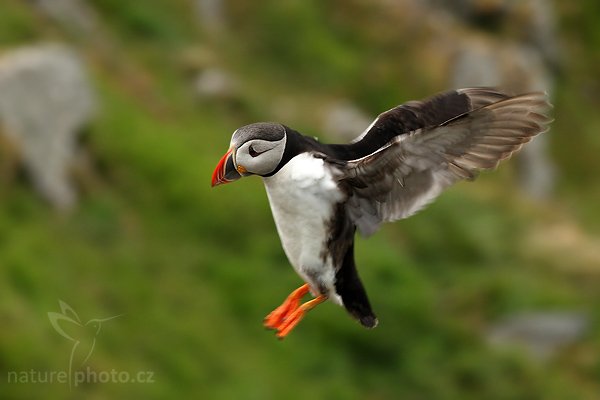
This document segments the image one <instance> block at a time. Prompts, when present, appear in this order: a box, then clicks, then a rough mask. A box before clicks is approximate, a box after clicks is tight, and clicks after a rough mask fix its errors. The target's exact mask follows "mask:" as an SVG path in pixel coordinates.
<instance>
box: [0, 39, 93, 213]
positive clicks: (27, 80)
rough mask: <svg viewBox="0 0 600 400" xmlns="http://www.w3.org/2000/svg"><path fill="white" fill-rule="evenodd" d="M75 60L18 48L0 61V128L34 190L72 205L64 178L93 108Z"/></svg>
mask: <svg viewBox="0 0 600 400" xmlns="http://www.w3.org/2000/svg"><path fill="white" fill-rule="evenodd" d="M95 104H96V101H95V98H94V94H93V91H92V88H91V86H90V82H89V80H88V78H87V76H86V74H85V71H84V67H83V65H82V63H81V61H80V60H79V58H78V57H77V55H76V54H75V53H74V52H73V51H71V50H70V49H68V48H66V47H64V46H61V45H56V44H53V45H39V46H31V47H23V48H20V49H17V50H13V51H11V52H8V53H5V55H4V56H3V57H2V58H0V124H1V125H2V133H3V134H4V135H6V136H7V137H8V140H10V141H11V142H12V143H13V144H14V146H15V147H16V148H17V149H18V152H19V157H20V159H21V161H22V163H23V164H24V167H25V169H26V170H27V172H28V174H29V176H30V177H31V180H32V182H33V184H34V186H35V188H36V189H37V190H38V191H39V193H40V194H41V195H42V196H43V197H44V198H46V199H47V200H48V201H49V202H50V203H51V204H53V205H54V206H55V207H57V208H60V209H66V208H69V207H71V206H73V205H74V204H75V201H76V191H75V189H74V187H73V185H72V183H71V182H70V179H69V169H70V167H71V166H72V163H73V160H74V158H75V151H76V142H77V135H78V133H79V132H80V130H81V128H82V127H83V126H84V125H86V124H87V123H88V122H89V121H90V118H91V117H92V114H93V112H94V109H95Z"/></svg>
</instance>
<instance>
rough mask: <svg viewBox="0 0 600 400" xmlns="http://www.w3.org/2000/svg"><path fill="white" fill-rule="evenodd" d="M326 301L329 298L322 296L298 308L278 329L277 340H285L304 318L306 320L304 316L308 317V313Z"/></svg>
mask: <svg viewBox="0 0 600 400" xmlns="http://www.w3.org/2000/svg"><path fill="white" fill-rule="evenodd" d="M325 300H327V296H323V295H321V296H318V297H316V298H314V299H312V300H310V301H307V302H306V303H304V304H302V305H301V306H300V307H298V308H297V309H296V310H294V311H293V312H292V313H291V314H289V315H288V316H287V317H286V318H285V320H284V321H283V322H282V323H281V324H280V325H279V327H278V328H277V338H278V339H283V338H285V337H286V336H287V335H288V333H290V332H291V331H292V329H294V327H295V326H296V325H298V323H299V322H300V321H302V318H304V315H306V313H307V312H308V311H310V310H312V309H313V308H315V307H316V306H317V305H318V304H321V303H322V302H324V301H325Z"/></svg>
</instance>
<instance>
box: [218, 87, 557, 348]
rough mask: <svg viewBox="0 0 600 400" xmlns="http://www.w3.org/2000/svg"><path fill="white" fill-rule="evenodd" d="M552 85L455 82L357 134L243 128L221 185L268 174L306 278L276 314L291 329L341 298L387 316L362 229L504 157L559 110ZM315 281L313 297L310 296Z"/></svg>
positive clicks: (359, 309)
mask: <svg viewBox="0 0 600 400" xmlns="http://www.w3.org/2000/svg"><path fill="white" fill-rule="evenodd" d="M550 109H551V105H550V104H549V102H548V99H547V95H546V94H545V93H541V92H535V93H527V94H522V95H518V96H511V95H507V94H505V93H502V92H501V91H498V90H496V89H493V88H466V89H457V90H452V91H447V92H443V93H440V94H437V95H435V96H433V97H430V98H428V99H425V100H422V101H410V102H407V103H405V104H403V105H399V106H397V107H394V108H392V109H391V110H389V111H386V112H384V113H382V114H380V115H379V116H378V117H377V118H376V119H375V121H373V123H372V124H371V125H370V126H369V127H368V128H367V129H366V130H365V131H364V132H363V133H362V134H361V135H360V136H358V137H357V138H356V139H355V140H353V141H352V142H351V143H349V144H324V143H321V142H319V141H317V140H316V139H314V138H312V137H307V136H304V135H302V134H300V133H298V132H296V131H295V130H293V129H291V128H289V127H287V126H285V125H282V124H279V123H273V122H260V123H254V124H250V125H246V126H243V127H241V128H239V129H237V130H236V131H235V132H234V133H233V136H232V138H231V142H230V145H229V150H227V152H226V153H225V155H224V156H223V157H222V158H221V160H220V161H219V163H218V164H217V166H216V169H215V170H214V172H213V175H212V186H213V187H214V186H217V185H221V184H224V183H229V182H233V181H235V180H237V179H239V178H241V177H244V176H249V175H258V176H261V177H262V179H263V182H264V184H265V187H266V190H267V196H268V199H269V203H270V206H271V210H272V213H273V218H274V220H275V225H276V227H277V232H278V233H279V237H280V239H281V243H282V245H283V249H284V251H285V254H286V255H287V257H288V260H289V261H290V263H291V264H292V266H293V267H294V269H295V270H296V272H297V273H298V275H299V276H300V277H301V278H302V280H303V281H304V282H305V284H304V285H302V286H301V287H299V288H298V289H296V290H295V291H293V292H292V293H291V294H290V295H289V296H288V297H287V299H286V300H285V301H284V302H283V304H282V305H281V306H279V307H278V308H276V309H275V310H274V311H273V312H271V313H270V314H269V315H267V317H266V318H265V320H264V325H265V326H266V327H267V328H270V329H274V330H276V335H277V337H278V338H280V339H283V338H284V337H286V336H287V335H288V334H289V332H290V331H291V330H292V329H293V328H294V327H295V326H296V325H297V324H298V322H300V320H301V319H302V318H303V317H304V315H305V314H306V313H307V312H308V311H309V310H311V309H312V308H314V307H315V306H316V305H318V304H320V303H322V302H324V301H325V300H327V299H329V300H331V301H333V302H334V303H336V304H338V305H341V306H343V307H344V308H346V310H347V311H348V312H349V313H350V315H352V316H353V317H354V318H355V319H357V320H358V321H359V322H360V323H361V324H362V325H363V326H365V327H367V328H374V327H375V326H376V325H377V322H378V321H377V317H376V316H375V314H374V312H373V310H372V308H371V305H370V303H369V300H368V298H367V293H366V291H365V288H364V286H363V284H362V282H361V280H360V278H359V275H358V272H357V269H356V265H355V263H354V235H355V232H356V230H358V231H359V232H360V233H361V234H362V235H364V236H369V235H371V234H373V233H374V232H375V231H377V229H378V228H379V226H380V225H381V224H382V223H383V222H390V221H396V220H399V219H403V218H407V217H410V216H411V215H413V214H415V213H416V212H418V211H419V210H421V209H422V208H423V207H425V206H426V205H427V204H429V203H430V202H432V201H433V200H434V199H435V198H436V197H437V196H438V195H439V194H440V193H441V192H442V191H443V190H444V189H446V188H447V187H449V186H450V185H452V184H453V183H455V182H457V181H460V180H463V179H466V180H472V179H474V178H475V177H476V176H477V173H478V172H479V171H481V170H487V169H493V168H495V167H496V166H497V165H498V163H499V162H500V161H502V160H504V159H507V158H509V157H510V156H511V155H512V154H514V153H515V152H517V151H518V150H519V149H520V148H521V147H522V146H523V145H524V144H525V143H527V142H529V141H531V140H532V139H533V137H534V136H536V135H538V134H539V133H542V132H545V131H546V130H547V129H548V125H549V124H550V122H551V121H552V120H551V118H550V117H549V112H550ZM309 292H310V293H311V294H312V295H313V297H314V298H313V299H311V300H309V301H307V302H305V303H301V301H302V298H303V297H304V296H305V295H306V294H308V293H309Z"/></svg>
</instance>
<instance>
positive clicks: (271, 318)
mask: <svg viewBox="0 0 600 400" xmlns="http://www.w3.org/2000/svg"><path fill="white" fill-rule="evenodd" d="M308 292H309V287H308V284H304V285H302V286H300V287H299V288H298V289H296V290H294V291H293V292H292V293H291V294H290V295H289V296H288V297H287V298H286V299H285V301H284V302H283V304H281V305H280V306H279V307H277V308H276V309H275V310H273V311H271V313H270V314H269V315H267V316H266V317H265V320H264V323H263V324H264V326H265V327H267V328H268V329H278V327H279V326H280V325H281V324H282V323H283V321H284V320H285V319H286V318H287V317H288V315H290V314H291V313H293V312H294V311H296V310H297V309H298V307H300V300H301V299H302V297H304V295H306V294H307V293H308Z"/></svg>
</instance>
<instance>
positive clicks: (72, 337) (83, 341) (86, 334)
mask: <svg viewBox="0 0 600 400" xmlns="http://www.w3.org/2000/svg"><path fill="white" fill-rule="evenodd" d="M58 304H59V305H60V312H59V313H58V312H49V313H48V318H49V319H50V324H51V325H52V327H53V328H54V329H55V330H56V332H58V333H59V334H60V335H61V336H62V337H64V338H66V339H68V340H69V341H71V342H73V347H72V348H71V354H70V357H69V371H68V372H69V375H68V380H69V387H71V386H72V385H71V384H72V377H73V368H74V367H75V368H80V367H82V366H83V365H84V364H85V363H86V362H87V360H89V358H90V356H91V355H92V352H93V351H94V348H95V347H96V338H97V337H98V334H99V333H100V330H101V329H102V323H104V322H106V321H110V320H111V319H115V318H117V317H120V316H121V315H122V314H120V315H115V316H113V317H108V318H92V319H90V320H89V321H87V322H86V323H83V322H82V321H81V319H80V318H79V315H77V313H76V312H75V310H74V309H73V308H72V307H71V306H70V305H68V304H67V303H65V302H64V301H62V300H59V301H58Z"/></svg>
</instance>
